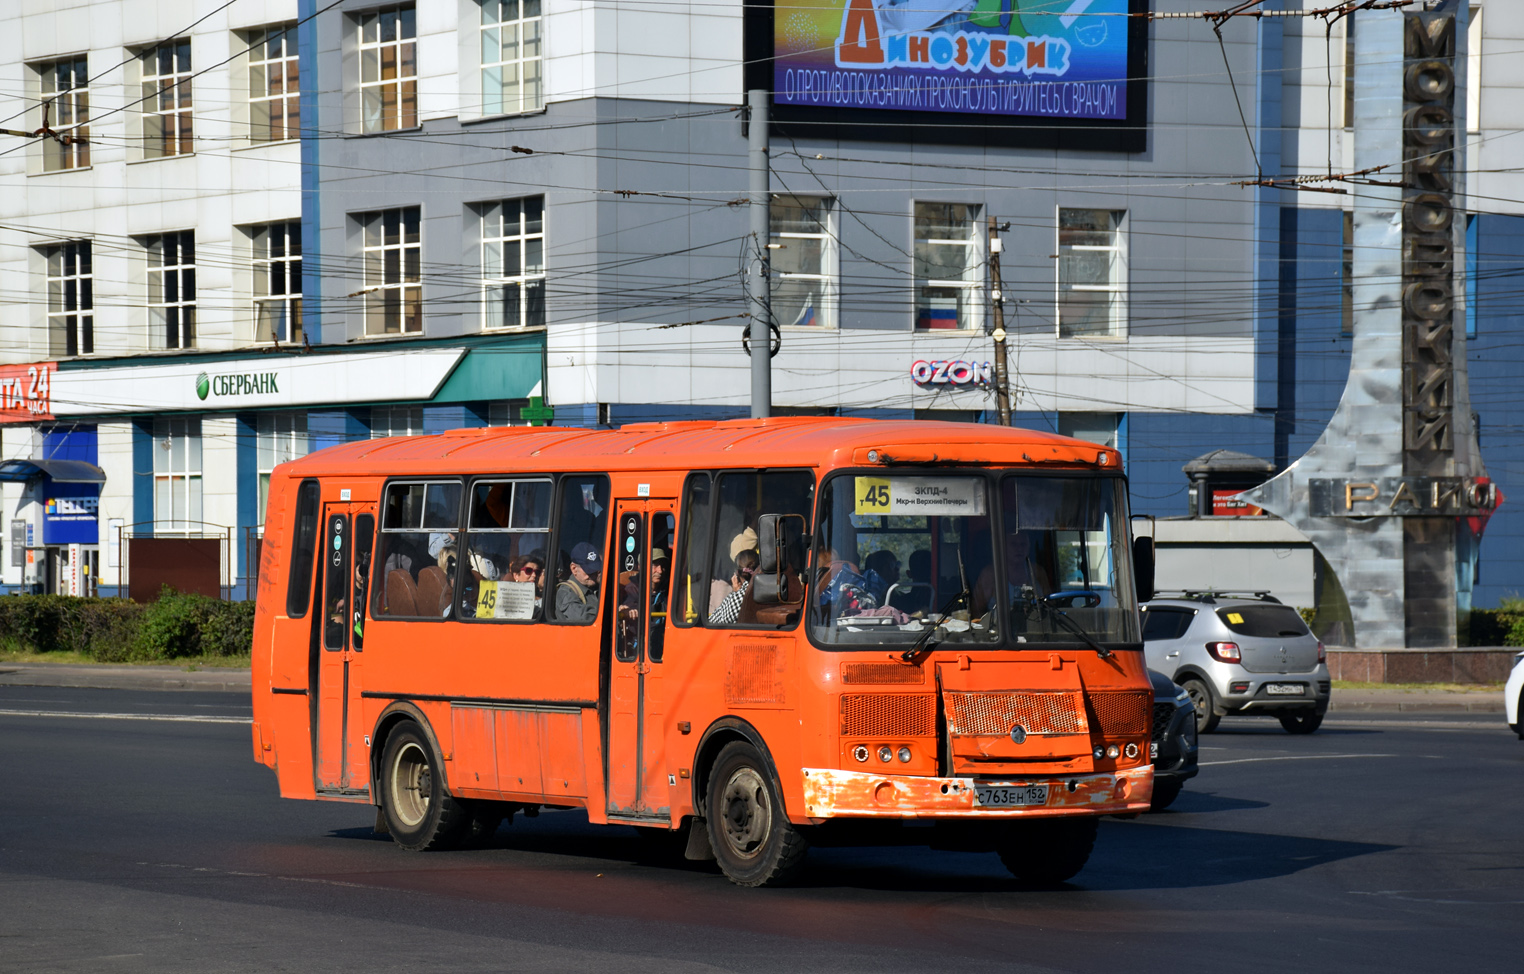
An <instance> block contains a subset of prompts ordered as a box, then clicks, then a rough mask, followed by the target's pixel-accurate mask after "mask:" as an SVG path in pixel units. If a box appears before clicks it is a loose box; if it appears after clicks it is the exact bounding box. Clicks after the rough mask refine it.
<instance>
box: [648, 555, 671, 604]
mask: <svg viewBox="0 0 1524 974" xmlns="http://www.w3.org/2000/svg"><path fill="white" fill-rule="evenodd" d="M670 566H671V561H670V560H669V559H668V557H667V552H666V551H665V550H663V549H661V548H652V549H651V615H653V616H665V615H666V614H667V569H668V568H669V567H670Z"/></svg>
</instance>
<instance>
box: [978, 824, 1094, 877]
mask: <svg viewBox="0 0 1524 974" xmlns="http://www.w3.org/2000/svg"><path fill="white" fill-rule="evenodd" d="M1097 824H1098V820H1097V819H1096V818H1095V817H1093V816H1086V817H1084V818H1042V819H1035V820H1032V821H1027V822H1013V823H1012V824H1011V827H1010V829H1009V830H1008V831H1007V832H1006V834H1005V837H1004V838H1003V839H1002V840H1001V843H1000V847H999V850H998V851H999V853H1000V861H1001V862H1003V863H1005V868H1007V869H1009V870H1010V871H1011V875H1013V876H1015V877H1016V878H1017V879H1021V880H1025V881H1026V882H1029V883H1038V884H1042V885H1051V884H1053V883H1062V882H1064V881H1065V880H1067V879H1071V878H1073V876H1074V875H1075V874H1076V873H1078V872H1079V871H1080V870H1081V869H1084V868H1085V863H1086V862H1088V861H1089V859H1090V850H1092V849H1094V848H1095V830H1096V825H1097Z"/></svg>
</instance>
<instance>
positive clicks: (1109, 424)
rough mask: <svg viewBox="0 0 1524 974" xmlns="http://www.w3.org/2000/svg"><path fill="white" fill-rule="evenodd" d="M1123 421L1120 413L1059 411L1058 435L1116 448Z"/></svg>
mask: <svg viewBox="0 0 1524 974" xmlns="http://www.w3.org/2000/svg"><path fill="white" fill-rule="evenodd" d="M1121 421H1122V417H1121V415H1120V414H1119V413H1059V414H1058V435H1059V436H1072V437H1074V438H1075V439H1076V440H1089V441H1090V442H1091V443H1099V444H1100V445H1101V446H1109V447H1113V448H1115V447H1117V445H1118V443H1117V431H1118V429H1120V428H1121Z"/></svg>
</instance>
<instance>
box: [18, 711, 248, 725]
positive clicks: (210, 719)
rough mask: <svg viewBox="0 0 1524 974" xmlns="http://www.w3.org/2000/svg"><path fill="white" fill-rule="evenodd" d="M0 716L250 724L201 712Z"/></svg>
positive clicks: (246, 718) (30, 713) (30, 712)
mask: <svg viewBox="0 0 1524 974" xmlns="http://www.w3.org/2000/svg"><path fill="white" fill-rule="evenodd" d="M0 717H86V718H89V719H90V720H164V721H170V722H171V723H179V724H252V723H253V722H254V720H253V718H251V717H214V716H211V715H203V714H87V713H81V712H79V711H77V710H0Z"/></svg>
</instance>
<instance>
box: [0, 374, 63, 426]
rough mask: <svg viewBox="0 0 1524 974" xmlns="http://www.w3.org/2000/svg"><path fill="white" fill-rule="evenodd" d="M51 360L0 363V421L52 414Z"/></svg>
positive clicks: (28, 419)
mask: <svg viewBox="0 0 1524 974" xmlns="http://www.w3.org/2000/svg"><path fill="white" fill-rule="evenodd" d="M55 375H56V370H55V367H54V363H52V362H31V363H29V364H26V365H0V424H3V423H35V422H36V421H37V420H39V419H52V418H53V379H54V376H55Z"/></svg>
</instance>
